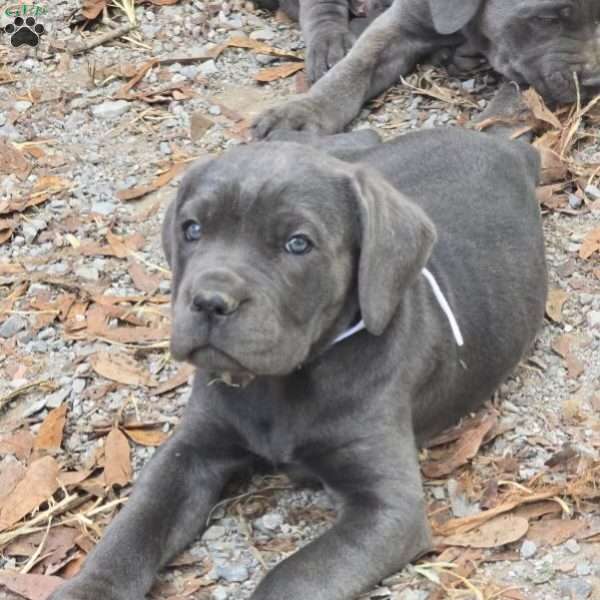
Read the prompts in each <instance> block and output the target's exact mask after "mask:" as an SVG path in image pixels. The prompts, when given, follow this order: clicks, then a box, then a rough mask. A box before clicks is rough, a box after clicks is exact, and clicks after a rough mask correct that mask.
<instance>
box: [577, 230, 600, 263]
mask: <svg viewBox="0 0 600 600" xmlns="http://www.w3.org/2000/svg"><path fill="white" fill-rule="evenodd" d="M596 252H600V227H598V228H597V229H592V231H590V232H589V233H588V234H587V235H586V236H585V238H584V240H583V242H582V244H581V248H580V249H579V256H580V257H581V258H583V259H584V260H587V259H588V258H591V256H592V254H594V253H596Z"/></svg>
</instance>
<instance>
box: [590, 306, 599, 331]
mask: <svg viewBox="0 0 600 600" xmlns="http://www.w3.org/2000/svg"><path fill="white" fill-rule="evenodd" d="M587 322H588V325H589V326H590V327H591V328H592V329H594V328H596V327H600V310H591V311H590V312H589V313H588V314H587Z"/></svg>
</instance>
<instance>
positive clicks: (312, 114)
mask: <svg viewBox="0 0 600 600" xmlns="http://www.w3.org/2000/svg"><path fill="white" fill-rule="evenodd" d="M277 129H289V130H292V131H312V132H315V133H319V132H323V133H331V132H332V131H333V130H332V129H331V128H329V127H328V126H327V119H326V117H325V115H324V114H323V111H322V110H321V109H320V108H319V105H318V103H316V102H314V101H313V100H312V99H310V98H302V99H300V100H292V101H291V102H287V103H285V104H283V105H281V106H276V107H275V108H270V109H268V110H266V111H265V112H263V113H262V114H260V115H259V116H258V117H257V118H256V120H255V121H254V123H253V124H252V138H253V139H255V140H262V139H264V138H266V137H267V136H268V135H269V134H270V133H271V132H272V131H275V130H277Z"/></svg>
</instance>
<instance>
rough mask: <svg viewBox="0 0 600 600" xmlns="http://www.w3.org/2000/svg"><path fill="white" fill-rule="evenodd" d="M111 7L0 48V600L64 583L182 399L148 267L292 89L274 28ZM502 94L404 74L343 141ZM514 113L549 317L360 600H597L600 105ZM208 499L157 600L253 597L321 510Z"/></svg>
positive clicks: (153, 271) (273, 483) (286, 493)
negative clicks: (523, 143)
mask: <svg viewBox="0 0 600 600" xmlns="http://www.w3.org/2000/svg"><path fill="white" fill-rule="evenodd" d="M115 2H116V3H117V0H115ZM119 5H120V7H115V6H113V7H110V8H108V9H105V10H104V11H103V7H104V6H105V4H104V1H103V0H89V1H88V2H87V4H86V5H85V7H84V9H83V14H82V10H81V8H80V7H79V5H78V4H77V2H75V1H73V0H68V1H57V2H55V3H53V4H51V5H50V4H49V5H48V6H47V14H45V15H41V16H40V17H39V18H38V23H41V24H43V26H44V28H45V32H44V34H43V35H42V36H41V40H40V44H39V46H38V47H37V48H35V49H34V48H31V47H29V46H27V45H22V46H19V47H18V48H15V47H13V46H12V45H11V44H10V43H9V38H10V36H9V35H8V34H6V33H5V34H4V35H1V36H0V568H1V569H2V571H0V598H4V597H6V598H13V597H17V596H15V594H19V595H20V597H25V598H29V599H31V600H43V599H44V598H45V597H46V596H47V595H48V594H49V593H50V591H51V590H52V589H53V588H54V587H56V585H57V583H59V582H60V580H59V579H58V578H59V577H61V578H66V577H70V576H72V575H73V574H75V573H76V572H77V570H78V569H79V567H80V565H81V563H82V562H83V560H84V557H85V554H86V553H87V552H88V551H89V550H90V548H91V547H92V546H93V544H94V543H95V542H96V541H97V539H98V537H99V536H100V534H101V531H102V529H103V528H104V527H105V525H106V524H107V523H108V522H109V521H110V518H111V516H112V515H113V514H114V512H115V511H116V510H118V508H119V506H120V504H121V503H122V502H123V501H124V500H125V499H126V497H127V495H128V494H129V491H130V485H129V484H130V482H131V480H132V479H134V478H135V476H136V474H137V472H138V471H139V468H140V467H141V466H142V465H143V464H144V463H145V462H146V461H147V460H148V459H149V458H150V457H151V455H152V453H153V452H154V450H155V447H156V446H157V445H159V444H160V443H161V442H162V441H164V439H165V438H166V437H167V436H168V435H169V433H170V432H171V431H172V429H173V427H174V425H175V424H176V423H177V420H178V417H179V415H180V413H181V410H182V407H183V406H184V404H185V402H186V398H187V395H188V394H189V387H188V385H187V383H186V382H187V381H188V379H189V376H190V374H191V371H190V369H188V368H187V367H185V366H182V365H179V364H176V363H174V362H173V361H172V360H171V359H170V357H169V354H168V325H169V317H168V300H169V296H168V294H169V289H170V283H169V272H168V269H167V268H166V263H165V261H164V257H163V255H162V251H161V249H160V224H161V219H162V215H163V212H164V209H165V207H166V205H167V203H168V202H169V200H170V199H171V198H172V197H173V194H174V190H175V188H176V185H177V181H178V179H179V177H180V176H181V173H182V172H183V170H185V167H186V166H187V165H188V164H189V162H191V161H192V160H194V159H195V158H197V157H200V156H204V155H206V154H215V153H219V152H221V151H222V150H224V149H226V148H227V147H229V146H231V145H235V144H238V143H241V142H242V141H243V139H244V136H245V129H246V127H247V125H248V123H249V122H250V120H251V119H252V117H253V116H254V115H256V114H257V113H258V112H260V111H261V110H262V109H264V108H265V107H267V106H270V105H272V104H274V103H276V102H278V101H281V99H283V98H284V97H289V96H291V95H293V94H296V93H298V92H301V91H303V90H304V89H305V81H304V78H303V74H302V72H301V71H299V69H300V68H301V64H300V62H299V61H300V59H301V56H302V48H303V45H302V41H301V36H300V33H299V31H298V28H297V26H296V25H295V24H293V23H291V22H289V20H287V19H285V18H284V17H283V16H282V15H272V14H269V13H265V12H261V11H257V10H254V8H253V7H252V6H251V4H250V3H246V4H243V3H238V4H236V3H233V4H232V3H225V2H223V3H219V2H204V1H202V0H180V1H179V2H177V1H176V0H175V3H174V4H172V5H168V4H167V5H161V3H160V2H159V1H158V0H156V3H155V4H153V3H150V2H149V3H145V4H141V5H138V6H136V7H135V10H134V14H130V15H129V20H128V16H127V14H126V13H127V10H126V9H127V8H128V6H129V5H128V4H127V3H124V4H121V2H119ZM95 14H97V15H98V17H97V18H96V19H91V17H94V15H95ZM84 15H85V16H84ZM86 16H87V17H88V18H86ZM134 17H135V25H136V27H135V28H134V29H132V30H131V31H128V32H127V33H125V34H124V35H122V36H120V37H118V38H115V39H112V40H109V41H106V42H104V43H102V44H99V45H98V46H96V47H94V48H91V47H89V44H90V41H93V40H95V41H98V39H99V38H100V37H101V36H102V35H103V34H105V33H106V32H108V31H111V30H113V29H114V28H116V27H123V26H127V25H128V24H129V25H131V24H132V19H133V18H134ZM9 21H10V19H8V17H6V15H4V14H3V16H2V17H1V20H0V24H2V25H6V24H7V23H8V22H9ZM232 38H234V39H233V41H231V39H232ZM224 42H229V43H228V44H224ZM86 44H87V46H86ZM284 75H288V76H284ZM261 80H262V81H261ZM497 84H498V81H497V80H496V78H495V76H494V75H493V73H491V72H489V71H486V70H482V71H481V72H479V73H476V74H469V75H467V76H463V77H462V78H454V77H450V76H449V75H448V74H447V73H445V72H443V71H439V70H434V69H433V68H431V67H427V66H424V67H422V68H420V70H419V72H418V73H416V74H415V75H413V76H411V77H410V78H408V80H407V81H406V82H405V84H403V85H398V86H397V87H395V88H394V89H392V90H390V91H389V92H388V93H387V94H385V96H384V97H382V98H379V99H377V100H376V101H374V102H372V103H371V104H369V106H368V107H366V108H365V109H364V110H363V112H362V113H361V115H360V117H359V119H357V120H356V121H355V122H354V124H353V126H352V127H353V128H360V127H366V126H369V127H373V128H375V129H377V130H378V131H379V132H380V133H381V135H382V136H384V137H386V138H388V137H391V136H395V135H400V134H402V133H403V132H405V131H408V130H414V129H426V128H431V127H443V126H469V121H470V119H471V118H472V116H474V115H476V114H478V113H480V112H481V111H482V110H483V109H484V108H485V106H486V104H487V102H488V100H489V99H490V98H491V96H492V94H493V91H494V90H495V89H496V88H497ZM532 98H533V99H532ZM529 102H530V106H533V104H532V103H535V98H534V97H530V100H529ZM534 108H535V110H534V113H535V118H532V120H531V121H529V122H528V125H527V127H529V126H531V127H533V130H534V131H535V137H536V139H537V140H538V144H539V145H540V146H541V147H542V148H543V149H545V150H544V152H545V154H544V156H545V158H544V167H545V168H544V181H543V184H544V185H543V186H542V187H541V188H540V202H541V208H542V210H543V212H544V215H545V216H544V226H545V233H546V236H547V255H548V264H549V269H550V278H551V294H550V299H549V304H548V318H547V320H546V323H545V326H544V329H543V331H542V332H541V333H540V336H539V340H538V342H537V344H536V346H535V349H534V351H533V353H532V355H531V357H530V358H529V359H528V360H527V361H525V362H524V363H523V364H522V365H521V366H520V368H519V369H518V370H517V372H516V373H515V374H514V375H513V376H512V377H511V378H510V379H509V380H508V381H507V382H506V383H505V384H504V385H503V386H502V387H501V389H500V390H499V391H498V393H497V396H496V397H495V398H494V399H493V400H491V401H490V404H489V406H487V407H486V408H485V409H484V410H483V411H482V412H481V413H480V414H478V415H475V416H473V417H472V418H471V419H467V420H466V421H465V422H464V423H463V424H461V425H460V426H459V427H458V429H457V430H456V431H454V432H453V433H452V435H448V436H446V438H444V439H440V440H438V441H437V442H438V443H437V444H436V445H435V446H433V447H431V448H428V449H425V450H423V451H422V460H423V471H424V476H425V486H426V489H427V493H428V499H429V501H430V507H429V508H430V517H431V522H432V526H433V530H434V533H435V542H436V550H435V552H433V553H432V554H430V555H428V556H426V557H425V558H424V559H423V560H422V561H420V562H419V563H417V564H415V565H412V566H410V567H408V568H406V569H405V570H404V571H402V572H401V573H399V574H397V575H395V576H393V577H390V578H388V579H387V580H385V581H384V582H382V583H381V586H380V587H379V588H377V589H376V590H374V591H372V592H371V593H370V594H368V595H367V597H370V598H380V599H386V598H393V599H394V600H426V599H430V600H435V599H441V598H465V599H466V598H469V599H471V598H472V599H478V600H484V599H485V600H491V599H492V598H498V599H509V600H510V599H512V600H519V599H525V598H527V599H531V600H533V599H536V600H537V599H539V600H559V599H561V600H562V599H565V600H572V599H578V600H579V599H585V598H596V599H600V511H599V510H598V504H597V500H598V497H599V496H600V492H598V491H597V490H598V481H599V480H598V473H599V468H600V459H599V455H598V449H599V448H600V421H599V419H598V417H597V414H598V411H599V410H600V189H599V187H600V178H599V177H598V175H599V174H600V138H599V132H600V129H599V126H600V109H598V106H596V104H595V103H592V104H591V105H589V106H587V107H586V106H585V105H584V106H582V107H580V109H579V110H578V109H577V107H564V108H563V109H562V110H558V111H555V112H554V113H553V112H550V111H549V110H547V109H546V108H545V107H542V106H537V105H536V106H534ZM582 109H584V110H582ZM274 176H275V177H276V176H277V174H276V173H274ZM228 498H229V500H227V501H224V502H223V503H221V504H219V505H218V506H217V507H216V508H215V510H214V512H213V515H212V518H211V526H210V528H209V529H208V531H207V532H206V534H205V535H204V537H203V539H202V541H198V542H197V543H195V544H194V545H193V546H192V547H191V548H190V549H189V550H188V551H186V552H185V553H184V554H183V555H182V556H181V557H180V558H179V559H177V561H175V563H174V564H173V565H171V566H170V567H169V568H168V569H166V570H165V571H164V573H163V574H161V577H160V579H159V582H158V583H157V586H156V587H155V589H154V591H153V596H154V597H156V598H182V597H188V598H200V597H202V598H204V597H206V598H209V597H212V598H214V599H215V600H225V599H226V598H231V599H238V598H240V599H241V598H247V597H249V596H250V594H251V592H252V590H253V589H254V588H255V586H256V583H257V582H258V581H259V580H260V578H261V577H262V576H263V574H264V572H265V570H266V569H267V568H269V567H271V566H273V565H274V564H276V563H277V562H278V561H279V560H281V559H282V558H284V557H285V556H287V555H289V554H290V553H292V552H294V551H295V550H296V549H297V548H298V547H300V546H302V545H303V544H305V543H307V542H309V541H310V540H311V539H314V537H315V536H316V535H318V534H319V533H320V532H321V531H323V529H324V528H326V527H327V526H328V525H329V524H330V523H331V521H332V519H333V518H334V511H333V507H332V505H331V504H330V502H329V500H328V498H327V497H326V495H325V494H324V493H322V492H318V491H310V490H298V489H291V487H290V484H289V482H288V481H287V480H286V479H285V478H283V477H272V478H257V479H256V480H254V481H253V482H252V485H251V486H250V487H246V488H242V489H234V490H229V491H228Z"/></svg>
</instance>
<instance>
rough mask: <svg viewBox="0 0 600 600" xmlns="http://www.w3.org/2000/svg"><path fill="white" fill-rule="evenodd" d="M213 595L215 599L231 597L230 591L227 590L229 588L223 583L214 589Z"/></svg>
mask: <svg viewBox="0 0 600 600" xmlns="http://www.w3.org/2000/svg"><path fill="white" fill-rule="evenodd" d="M212 597H213V599H214V600H227V598H228V597H229V593H228V592H227V588H225V587H223V586H222V585H218V586H217V587H216V588H215V589H214V590H213V591H212Z"/></svg>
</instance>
